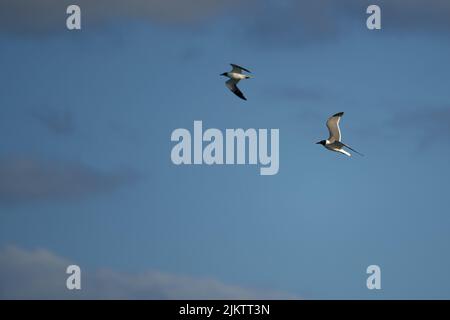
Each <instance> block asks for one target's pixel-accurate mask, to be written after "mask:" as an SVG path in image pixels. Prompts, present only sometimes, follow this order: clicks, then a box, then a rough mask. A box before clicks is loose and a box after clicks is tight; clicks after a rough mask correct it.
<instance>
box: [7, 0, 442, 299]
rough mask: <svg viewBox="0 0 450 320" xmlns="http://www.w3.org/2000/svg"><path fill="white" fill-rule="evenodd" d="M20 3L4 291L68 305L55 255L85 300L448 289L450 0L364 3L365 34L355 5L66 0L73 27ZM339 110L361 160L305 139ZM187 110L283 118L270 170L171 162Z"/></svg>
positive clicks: (11, 39) (221, 116)
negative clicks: (78, 275) (233, 77)
mask: <svg viewBox="0 0 450 320" xmlns="http://www.w3.org/2000/svg"><path fill="white" fill-rule="evenodd" d="M22 2H23V3H26V4H27V5H28V6H29V8H30V12H35V15H32V16H33V19H31V20H30V19H27V17H28V15H27V14H26V13H23V10H19V9H17V7H16V6H15V5H13V4H12V3H8V2H7V1H6V2H5V3H4V4H3V3H2V4H0V8H1V10H0V11H1V12H2V13H3V14H2V15H0V18H2V19H0V20H1V21H2V22H1V23H0V26H1V27H2V28H1V30H3V31H2V32H0V46H1V48H2V49H1V50H0V61H1V62H0V63H1V70H2V76H1V77H0V86H1V88H2V94H1V95H0V106H1V107H0V137H1V140H0V141H1V144H0V248H2V249H1V250H0V261H1V262H2V263H1V264H0V270H1V271H2V272H1V275H0V280H2V281H0V288H1V289H2V290H0V292H2V295H1V297H2V298H8V297H31V298H39V297H55V296H56V297H65V298H70V297H72V296H71V295H70V294H69V293H67V292H66V291H64V290H63V289H60V288H59V287H58V284H57V283H59V282H58V281H60V280H61V279H62V280H61V281H60V282H62V283H63V284H64V283H65V280H64V279H65V276H66V275H65V273H64V272H65V270H64V268H63V267H64V266H65V261H70V262H71V263H75V264H78V265H79V266H80V267H81V268H82V270H86V271H85V272H86V274H87V275H88V277H89V278H88V279H89V280H90V281H91V282H90V283H89V280H86V284H85V289H84V293H81V294H80V295H81V296H82V294H86V296H84V297H89V298H104V297H110V295H113V297H117V296H118V297H124V298H167V297H169V298H179V297H188V298H193V299H195V298H204V297H210V298H215V297H230V298H240V297H256V298H258V297H275V298H277V297H299V298H306V299H311V298H312V299H333V298H344V299H347V298H349V299H353V298H362V299H379V298H387V299H390V298H401V299H407V298H425V299H430V298H446V299H448V298H450V289H449V285H450V277H449V275H448V270H449V267H450V257H449V256H448V254H447V252H448V251H449V249H450V248H449V244H450V234H449V233H448V226H449V224H450V217H449V215H448V210H447V204H448V201H447V193H448V189H449V187H450V185H449V179H448V178H449V173H450V169H449V168H448V161H449V157H450V147H449V145H448V142H447V141H448V138H450V129H449V128H450V107H449V102H448V101H449V98H450V93H449V90H448V74H450V65H449V64H448V57H449V56H450V42H449V36H450V24H449V23H448V21H450V20H449V19H448V18H449V16H450V5H448V4H447V3H445V2H442V1H439V0H435V1H427V2H425V1H410V2H409V4H408V5H402V4H401V3H400V1H392V2H391V3H386V2H383V1H381V2H378V3H379V4H380V5H381V8H382V19H383V20H382V30H380V31H369V30H367V29H366V27H365V19H366V17H367V15H366V14H365V7H367V5H368V4H369V3H368V2H367V3H366V2H365V1H350V0H349V1H342V4H341V5H337V4H336V2H332V1H320V2H319V1H315V2H314V3H313V2H312V1H298V2H293V1H292V2H291V1H282V2H275V1H264V2H262V3H255V2H253V1H235V2H230V3H228V2H223V1H211V2H208V5H205V2H204V1H193V2H188V3H187V2H182V1H178V0H173V1H157V0H155V1H149V2H145V1H139V0H136V1H130V5H129V7H130V8H129V9H128V10H120V9H123V8H122V6H123V4H122V5H121V4H120V2H118V3H116V4H114V5H112V6H111V7H108V8H105V3H104V1H102V0H99V1H96V2H94V3H92V4H89V3H88V2H86V1H80V6H81V8H82V19H83V20H82V21H83V22H82V23H83V25H82V30H81V31H76V32H69V31H67V30H66V29H65V22H64V19H65V6H64V1H62V3H61V2H58V3H56V1H53V0H46V1H42V2H41V3H40V5H41V6H38V5H37V4H33V2H30V1H26V0H23V1H22ZM366 4H367V5H366ZM102 6H103V7H102ZM235 7H238V8H240V9H241V10H239V13H236V12H235V10H233V8H235ZM59 8H62V11H61V10H59ZM99 8H100V9H99ZM102 8H103V9H102ZM133 8H134V10H133ZM44 9H45V14H44V13H43V12H42V11H40V10H44ZM8 10H10V14H9V15H6V14H5V12H7V11H8ZM61 13H62V15H61ZM6 16H8V17H9V18H6ZM11 17H14V19H11ZM411 18H412V19H411ZM229 63H237V64H240V65H243V66H245V67H248V68H249V69H250V70H252V71H253V73H254V75H255V78H254V79H250V80H247V81H245V82H242V83H241V84H240V86H241V89H242V90H243V92H244V93H245V94H246V96H247V98H248V101H247V102H245V101H241V100H239V99H238V98H236V97H235V96H233V95H232V94H231V93H230V92H228V91H227V89H226V88H225V86H224V84H223V81H224V79H223V78H222V77H220V76H219V74H220V73H222V72H224V71H227V70H228V68H229V65H228V64H229ZM272 73H275V74H276V75H277V76H278V77H279V78H276V79H274V78H272V77H271V74H272ZM340 111H344V112H345V116H344V118H343V119H342V121H341V128H342V130H343V137H344V141H346V142H347V143H348V144H350V145H351V146H354V147H355V148H356V149H357V150H359V151H361V152H362V153H364V154H365V155H366V156H365V157H362V158H361V157H352V158H346V157H343V156H341V155H339V154H335V153H331V152H327V151H326V150H324V149H323V148H322V147H321V146H318V145H315V142H317V141H319V140H321V139H324V138H326V137H327V134H328V132H327V129H326V127H325V121H326V119H327V118H328V117H329V116H330V115H332V114H334V113H336V112H340ZM194 120H202V121H203V126H204V127H205V128H220V129H222V130H225V129H226V128H244V129H246V128H277V129H280V170H279V173H278V174H277V175H275V176H260V175H259V170H258V169H257V168H256V167H255V166H211V167H209V166H178V167H177V166H174V165H173V164H172V162H171V160H170V151H171V148H172V147H173V145H174V144H173V143H172V142H171V141H170V135H171V132H172V131H173V130H174V129H176V128H187V129H189V130H192V129H193V122H194ZM36 250H41V251H36ZM371 264H377V265H379V266H380V267H381V270H382V290H380V291H369V290H368V289H367V288H366V285H365V284H366V277H367V275H366V273H365V270H366V268H367V266H369V265H371ZM36 265H39V266H40V267H39V268H37V267H36ZM36 269H38V270H41V271H39V272H40V273H39V272H36V273H35V272H33V271H32V270H36ZM98 270H111V272H113V274H114V276H107V277H105V276H104V275H103V274H101V273H99V271H98ZM58 272H61V275H59V274H58V276H54V273H58ZM99 274H100V275H99ZM161 274H164V275H165V277H164V279H170V281H169V280H168V282H164V281H163V284H161V282H160V281H161V276H160V275H161ZM139 275H141V276H139ZM33 277H40V278H45V277H49V280H48V281H47V282H45V281H44V282H43V284H41V285H40V286H39V287H37V288H35V287H33V285H34V283H35V282H33ZM54 277H56V279H55V278H54ZM59 277H61V279H60V278H59ZM108 277H109V278H108ZM139 277H142V278H143V279H145V280H143V281H142V282H143V283H144V285H142V288H141V287H139V290H138V289H136V286H137V285H136V283H140V280H139V279H142V278H139ZM146 277H147V278H146ZM180 277H184V278H183V279H188V280H187V281H184V280H180V279H181V278H180ZM105 278H106V280H105ZM7 279H8V281H6V280H7ZM11 279H12V280H11ZM118 279H119V280H118ZM136 279H137V280H136ZM205 279H208V280H205ZM102 281H106V282H108V283H112V284H111V288H113V289H111V290H103V291H102V290H100V289H99V287H102V288H103V287H104V286H101V285H100V284H101V283H102ZM208 281H212V282H213V283H214V285H211V284H210V282H208ZM116 282H118V283H120V284H123V283H126V285H117V283H116ZM2 283H3V285H2ZM99 283H100V284H99ZM173 283H176V284H177V286H179V287H181V288H178V287H177V288H178V289H177V290H174V291H171V290H170V288H173ZM18 284H20V285H18ZM145 284H147V286H146V285H145ZM114 285H116V286H117V287H115V286H114ZM165 285H166V286H168V287H167V288H166V287H164V286H165ZM196 285H197V286H198V288H201V289H198V290H195V289H194V288H197V286H196ZM183 286H184V287H183ZM2 287H3V288H2ZM55 287H56V289H55ZM155 288H163V289H164V290H163V289H159V290H158V289H155ZM190 288H192V289H190ZM211 288H213V289H211ZM110 291H114V293H112V292H110ZM163 291H164V292H163ZM77 294H79V293H76V294H75V296H76V295H77ZM114 294H116V296H115V295H114ZM76 297H77V296H76ZM82 297H83V296H82Z"/></svg>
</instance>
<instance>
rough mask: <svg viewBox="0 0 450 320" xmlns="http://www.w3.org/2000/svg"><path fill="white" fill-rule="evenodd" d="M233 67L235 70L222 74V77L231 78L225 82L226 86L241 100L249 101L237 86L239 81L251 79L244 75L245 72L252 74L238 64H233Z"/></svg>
mask: <svg viewBox="0 0 450 320" xmlns="http://www.w3.org/2000/svg"><path fill="white" fill-rule="evenodd" d="M231 66H232V67H233V69H232V70H231V71H230V72H224V73H222V74H221V76H225V77H228V78H230V79H229V80H227V81H226V82H225V85H226V86H227V87H228V89H230V90H231V92H233V93H234V94H235V95H237V96H238V97H239V98H241V99H243V100H247V98H245V96H244V94H243V93H242V92H241V90H239V88H238V87H237V84H238V83H239V81H241V80H242V79H249V78H250V76H249V75H246V74H244V73H243V71H245V72H249V73H251V72H250V71H249V70H247V69H245V68H243V67H240V66H238V65H236V64H233V63H231Z"/></svg>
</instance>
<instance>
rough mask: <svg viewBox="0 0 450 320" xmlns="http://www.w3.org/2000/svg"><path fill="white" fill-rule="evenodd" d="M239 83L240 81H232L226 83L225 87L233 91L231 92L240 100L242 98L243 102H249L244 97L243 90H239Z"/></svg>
mask: <svg viewBox="0 0 450 320" xmlns="http://www.w3.org/2000/svg"><path fill="white" fill-rule="evenodd" d="M238 82H239V80H235V79H230V80H228V81H227V82H225V85H226V86H227V88H228V89H230V90H231V92H233V93H234V94H235V95H237V96H238V97H239V98H241V99H243V100H247V98H245V97H244V94H243V93H242V92H241V90H239V88H238V87H237V83H238Z"/></svg>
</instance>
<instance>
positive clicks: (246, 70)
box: [230, 63, 252, 73]
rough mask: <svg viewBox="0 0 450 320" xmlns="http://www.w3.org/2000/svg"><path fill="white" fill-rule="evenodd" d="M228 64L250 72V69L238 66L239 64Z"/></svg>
mask: <svg viewBox="0 0 450 320" xmlns="http://www.w3.org/2000/svg"><path fill="white" fill-rule="evenodd" d="M230 65H231V66H232V67H233V68H237V69H241V70H244V71H246V72H248V73H252V72H251V71H250V70H248V69H245V68H243V67H240V66H238V65H237V64H234V63H230Z"/></svg>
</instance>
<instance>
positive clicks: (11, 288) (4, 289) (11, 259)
mask: <svg viewBox="0 0 450 320" xmlns="http://www.w3.org/2000/svg"><path fill="white" fill-rule="evenodd" d="M70 264H73V262H71V261H69V260H68V259H65V258H62V257H60V256H57V255H55V254H53V253H51V252H49V251H47V250H25V249H21V248H18V247H14V246H8V247H4V248H2V249H0V299H294V298H295V296H293V295H289V294H286V293H281V292H274V291H270V290H254V289H248V288H243V287H240V286H236V285H229V284H225V283H223V282H221V281H218V280H215V279H211V278H194V277H186V276H179V275H173V274H168V273H161V272H154V271H149V272H145V273H142V274H127V273H120V272H116V271H111V270H97V271H92V270H87V269H85V268H83V266H82V265H80V267H81V269H82V270H81V276H82V278H81V286H82V289H81V290H73V291H70V290H68V289H67V288H66V279H67V276H68V275H67V274H66V273H65V272H66V268H67V266H68V265H70Z"/></svg>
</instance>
